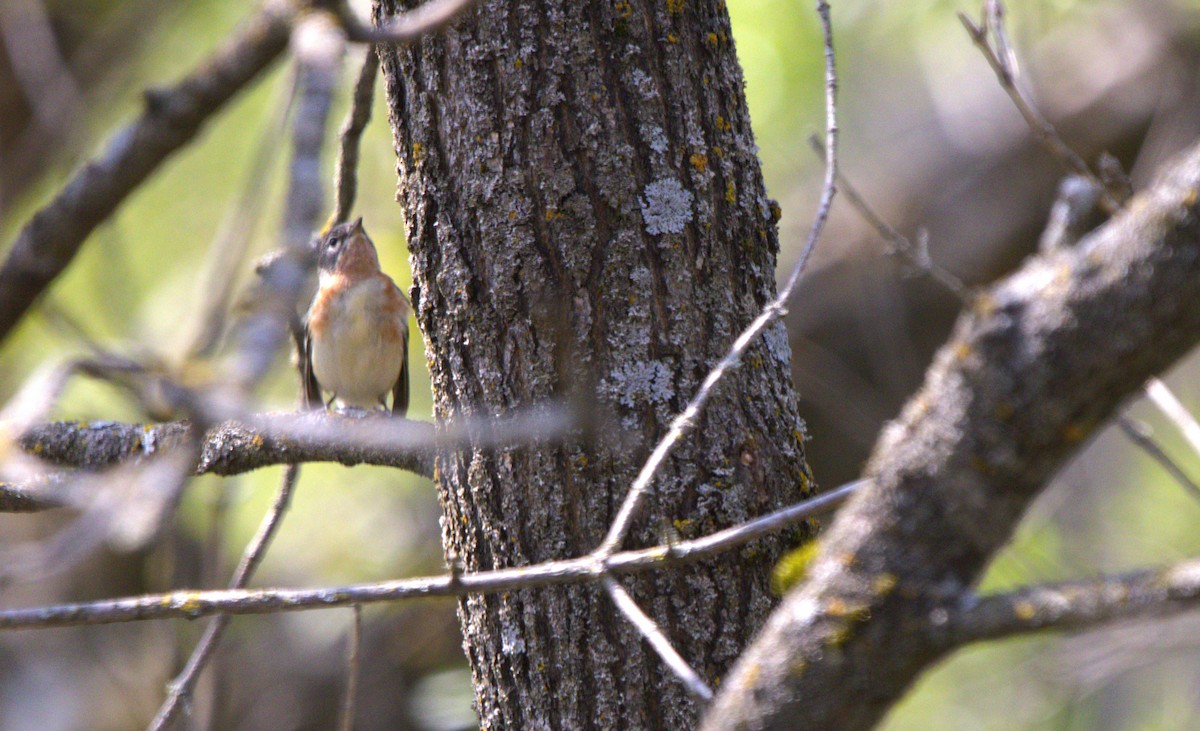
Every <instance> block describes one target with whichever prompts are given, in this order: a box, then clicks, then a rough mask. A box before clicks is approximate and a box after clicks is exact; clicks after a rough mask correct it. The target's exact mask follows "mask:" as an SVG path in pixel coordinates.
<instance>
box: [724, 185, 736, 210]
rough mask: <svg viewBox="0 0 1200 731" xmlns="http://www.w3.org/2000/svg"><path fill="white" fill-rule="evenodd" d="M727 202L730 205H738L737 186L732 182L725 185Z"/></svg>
mask: <svg viewBox="0 0 1200 731" xmlns="http://www.w3.org/2000/svg"><path fill="white" fill-rule="evenodd" d="M725 202H726V203H729V204H733V203H737V186H736V185H734V182H733V181H732V180H730V181H728V182H726V183H725Z"/></svg>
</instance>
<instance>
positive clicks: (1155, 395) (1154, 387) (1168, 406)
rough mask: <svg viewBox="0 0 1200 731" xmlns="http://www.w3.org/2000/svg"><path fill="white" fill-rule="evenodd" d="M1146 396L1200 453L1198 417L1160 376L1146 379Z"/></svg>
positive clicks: (1199, 424)
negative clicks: (1193, 414)
mask: <svg viewBox="0 0 1200 731" xmlns="http://www.w3.org/2000/svg"><path fill="white" fill-rule="evenodd" d="M1146 396H1147V397H1149V399H1150V403H1152V404H1154V405H1155V406H1157V407H1158V410H1159V411H1161V412H1162V413H1163V415H1164V416H1166V417H1167V418H1168V419H1170V420H1171V423H1172V424H1174V425H1175V428H1176V429H1178V430H1179V431H1180V433H1181V434H1183V438H1184V439H1186V440H1187V442H1188V444H1189V445H1191V447H1192V449H1193V450H1195V451H1196V453H1197V454H1200V422H1197V421H1196V417H1194V416H1192V413H1191V412H1190V411H1188V410H1187V407H1186V406H1184V405H1183V402H1182V401H1180V400H1179V399H1178V398H1177V397H1176V396H1175V394H1174V393H1173V392H1172V391H1171V389H1170V388H1168V387H1167V384H1165V383H1163V382H1162V379H1160V378H1151V379H1150V380H1149V381H1146Z"/></svg>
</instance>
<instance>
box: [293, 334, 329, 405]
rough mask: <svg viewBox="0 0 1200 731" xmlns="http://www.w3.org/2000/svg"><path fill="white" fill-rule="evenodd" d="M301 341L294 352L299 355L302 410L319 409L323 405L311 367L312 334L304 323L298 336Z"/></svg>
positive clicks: (318, 386)
mask: <svg viewBox="0 0 1200 731" xmlns="http://www.w3.org/2000/svg"><path fill="white" fill-rule="evenodd" d="M299 337H301V338H302V340H301V341H298V342H297V343H296V351H297V352H298V353H299V355H300V389H301V391H302V396H303V398H304V408H306V409H319V408H321V407H322V406H323V405H324V399H323V398H322V397H321V384H319V383H317V376H316V374H315V373H314V372H313V365H312V333H310V332H309V331H308V323H307V322H306V323H304V331H303V333H302V334H299Z"/></svg>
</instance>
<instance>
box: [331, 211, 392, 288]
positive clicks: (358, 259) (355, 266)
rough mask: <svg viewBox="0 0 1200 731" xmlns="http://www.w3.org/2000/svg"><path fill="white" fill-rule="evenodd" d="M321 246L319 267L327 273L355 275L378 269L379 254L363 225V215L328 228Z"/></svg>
mask: <svg viewBox="0 0 1200 731" xmlns="http://www.w3.org/2000/svg"><path fill="white" fill-rule="evenodd" d="M318 247H319V248H318V250H317V269H318V270H319V271H320V272H321V274H322V275H324V276H328V275H331V274H344V275H348V276H354V275H361V274H370V273H372V272H377V271H379V255H378V254H376V253H375V244H374V243H372V242H371V237H370V236H367V232H366V230H364V229H363V225H362V216H359V217H358V218H356V219H354V220H353V221H351V222H349V223H339V224H338V225H336V226H334V227H333V228H331V229H329V231H328V233H326V234H325V235H324V236H322V237H321V241H320V243H319V244H318Z"/></svg>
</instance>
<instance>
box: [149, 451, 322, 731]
mask: <svg viewBox="0 0 1200 731" xmlns="http://www.w3.org/2000/svg"><path fill="white" fill-rule="evenodd" d="M299 478H300V467H299V466H298V465H289V466H288V468H287V471H286V472H285V473H284V475H283V484H282V485H280V487H279V492H278V493H277V494H276V495H275V501H274V502H273V503H272V504H271V509H270V510H268V511H267V514H266V516H264V517H263V521H262V523H261V524H260V525H259V526H258V532H257V533H256V534H255V535H254V538H253V540H251V541H250V544H249V545H248V546H246V550H245V552H244V553H243V554H242V560H241V561H240V562H239V563H238V567H237V570H235V571H234V572H233V578H232V579H231V580H230V582H229V588H230V589H231V590H236V589H241V588H243V587H245V586H246V583H247V582H248V581H250V577H251V576H253V575H254V570H255V569H257V568H258V565H259V563H261V562H262V559H263V557H264V556H265V555H266V552H267V548H268V547H269V546H270V545H271V539H272V538H274V537H275V532H276V531H277V530H278V529H279V525H280V522H281V520H282V518H283V514H284V512H286V511H287V507H288V505H289V504H290V503H291V500H292V492H293V491H294V490H295V488H296V482H297V480H298V479H299ZM229 620H230V616H229V615H228V614H221V615H218V616H217V617H216V618H214V619H213V621H212V622H210V623H209V624H208V626H207V627H205V628H204V634H203V635H202V636H201V637H200V641H199V642H198V643H196V647H195V649H194V650H192V655H191V657H189V658H188V661H187V664H186V665H184V667H183V670H181V671H180V673H179V675H177V676H175V679H174V680H172V681H171V682H170V684H169V685H168V691H167V697H166V700H164V701H163V704H162V706H161V707H160V708H159V709H158V713H157V714H156V715H155V716H154V720H153V721H151V722H150V726H149V727H148V728H149V729H150V730H151V731H161V730H162V729H165V728H166V727H167V725H168V724H170V723H171V721H172V720H174V718H175V716H176V715H177V714H178V713H179V711H180V710H181V708H182V706H183V705H184V704H186V702H187V700H188V699H189V698H190V696H191V693H192V688H193V687H194V686H195V684H196V681H197V680H198V679H199V677H200V671H201V670H203V669H204V665H205V663H207V662H208V659H209V658H210V657H211V656H212V653H213V650H215V649H216V646H217V641H218V640H220V639H221V634H222V633H223V632H224V631H225V627H226V626H227V625H228V624H229Z"/></svg>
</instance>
